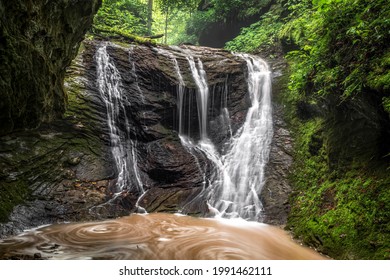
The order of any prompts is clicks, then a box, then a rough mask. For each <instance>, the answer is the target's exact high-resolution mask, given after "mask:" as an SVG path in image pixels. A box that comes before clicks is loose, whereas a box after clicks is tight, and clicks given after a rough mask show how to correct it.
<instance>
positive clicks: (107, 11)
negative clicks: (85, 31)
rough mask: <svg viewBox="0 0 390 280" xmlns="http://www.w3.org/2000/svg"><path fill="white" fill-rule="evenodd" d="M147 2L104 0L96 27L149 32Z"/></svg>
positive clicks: (137, 32)
mask: <svg viewBox="0 0 390 280" xmlns="http://www.w3.org/2000/svg"><path fill="white" fill-rule="evenodd" d="M146 19H147V3H145V2H144V1H141V0H137V1H134V0H103V4H102V7H101V8H100V9H99V11H98V13H97V14H96V16H95V18H94V27H95V28H97V29H104V30H116V31H118V32H126V33H131V34H135V35H146V33H147V26H146V25H147V23H146Z"/></svg>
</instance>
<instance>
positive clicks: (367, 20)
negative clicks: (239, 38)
mask: <svg viewBox="0 0 390 280" xmlns="http://www.w3.org/2000/svg"><path fill="white" fill-rule="evenodd" d="M309 2H310V1H302V3H300V4H296V5H292V6H290V10H291V14H290V17H289V18H288V22H287V23H286V25H285V26H284V27H283V28H282V30H281V32H280V36H281V37H282V38H284V39H286V40H291V41H293V42H294V43H295V44H297V45H298V46H299V51H296V52H294V53H290V55H289V57H290V59H291V62H292V63H293V64H297V65H296V67H295V68H304V69H305V71H304V72H302V71H301V73H300V75H301V77H302V78H301V80H302V81H305V82H302V83H291V85H290V87H291V88H294V90H295V91H296V92H301V93H303V92H305V91H306V90H307V88H306V84H307V83H312V84H313V87H312V89H311V93H313V94H318V95H320V96H321V95H324V94H329V93H336V94H339V95H340V96H341V98H348V97H350V96H353V95H356V94H360V93H362V92H363V91H367V90H368V89H369V88H370V87H371V88H373V89H379V90H384V89H387V88H388V86H389V84H388V81H389V80H388V79H389V71H388V70H389V64H388V62H386V60H387V59H386V58H387V57H388V50H389V46H388V44H387V43H386V42H388V41H390V33H389V30H390V20H389V18H390V4H389V2H388V1H385V0H381V1H367V0H356V1H349V0H316V1H313V5H310V3H309ZM301 66H303V67H301ZM294 75H295V76H296V77H295V78H297V75H298V74H297V73H295V74H294ZM378 76H380V77H378Z"/></svg>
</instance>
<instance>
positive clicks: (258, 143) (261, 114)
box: [210, 55, 273, 220]
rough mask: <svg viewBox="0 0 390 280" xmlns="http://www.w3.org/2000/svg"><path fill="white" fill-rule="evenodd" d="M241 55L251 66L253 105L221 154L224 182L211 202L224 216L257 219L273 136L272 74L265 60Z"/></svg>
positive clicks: (250, 94) (250, 89)
mask: <svg viewBox="0 0 390 280" xmlns="http://www.w3.org/2000/svg"><path fill="white" fill-rule="evenodd" d="M239 56H240V57H241V58H242V59H244V60H245V61H246V64H247V68H248V93H249V96H250V99H251V107H250V108H249V109H248V112H247V115H246V120H245V122H244V124H243V126H242V127H241V128H240V129H239V131H238V132H237V133H236V135H235V136H234V137H233V138H232V140H231V142H230V147H229V149H228V152H227V153H226V154H225V155H223V156H222V159H221V161H222V166H223V168H222V172H221V175H222V185H220V184H217V185H216V186H212V189H213V193H212V195H211V198H210V203H211V205H213V206H214V207H215V208H216V209H218V210H219V211H220V212H221V214H222V215H225V214H227V215H228V216H239V217H242V218H245V219H250V220H255V219H256V218H258V217H259V215H260V213H261V211H262V204H261V201H260V199H259V194H260V193H261V190H262V187H263V185H264V183H265V178H264V171H265V166H266V164H267V162H268V157H269V152H270V145H271V141H272V136H273V128H272V107H271V76H270V71H269V70H268V66H267V64H266V63H265V62H264V61H263V60H261V59H259V58H256V57H253V56H249V55H239Z"/></svg>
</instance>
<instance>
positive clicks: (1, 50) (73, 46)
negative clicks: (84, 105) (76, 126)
mask: <svg viewBox="0 0 390 280" xmlns="http://www.w3.org/2000/svg"><path fill="white" fill-rule="evenodd" d="M100 4H101V0H91V1H83V0H76V1H70V0H51V1H46V0H34V1H26V0H13V1H9V0H1V1H0V61H1V63H0V135H4V134H7V133H9V132H12V131H14V130H18V129H23V128H34V127H37V126H38V125H39V124H40V123H42V122H47V121H52V120H54V119H56V118H58V117H61V116H62V114H63V113H64V111H65V105H66V95H65V93H64V89H63V81H64V76H65V69H66V67H67V66H69V65H70V63H71V61H72V59H73V58H74V57H75V56H76V54H77V50H78V48H79V44H80V42H81V41H82V39H83V37H84V34H85V33H86V31H87V30H88V28H89V27H90V26H91V24H92V20H93V15H94V14H95V13H96V12H97V9H98V8H99V6H100Z"/></svg>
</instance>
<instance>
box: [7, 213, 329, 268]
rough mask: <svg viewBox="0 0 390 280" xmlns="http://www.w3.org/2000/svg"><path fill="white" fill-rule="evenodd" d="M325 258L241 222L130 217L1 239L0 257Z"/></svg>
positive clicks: (283, 235) (168, 216)
mask: <svg viewBox="0 0 390 280" xmlns="http://www.w3.org/2000/svg"><path fill="white" fill-rule="evenodd" d="M37 253H39V254H40V256H41V258H45V259H46V258H47V259H135V260H136V259H138V260H152V259H161V260H172V259H182V260H202V259H211V260H212V259H216V260H239V259H275V260H277V259H283V260H293V259H324V257H322V256H321V255H320V254H318V253H317V252H315V251H314V250H311V249H309V248H305V247H302V246H300V245H299V244H297V243H296V242H294V241H293V240H292V239H291V238H290V236H289V235H288V234H287V233H286V232H284V231H283V230H281V229H279V228H276V227H272V226H268V225H265V224H260V223H257V222H247V221H245V220H242V219H238V220H236V219H230V220H227V219H215V218H214V219H206V218H194V217H189V216H183V215H174V214H162V213H154V214H133V215H130V216H128V217H122V218H119V219H115V220H107V221H103V222H88V223H71V224H58V225H51V226H45V227H40V228H38V229H35V230H30V231H26V232H25V233H23V234H21V235H19V236H17V237H14V238H11V239H7V240H3V241H0V259H7V258H12V257H15V256H16V257H17V256H25V255H28V256H33V255H34V254H37Z"/></svg>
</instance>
